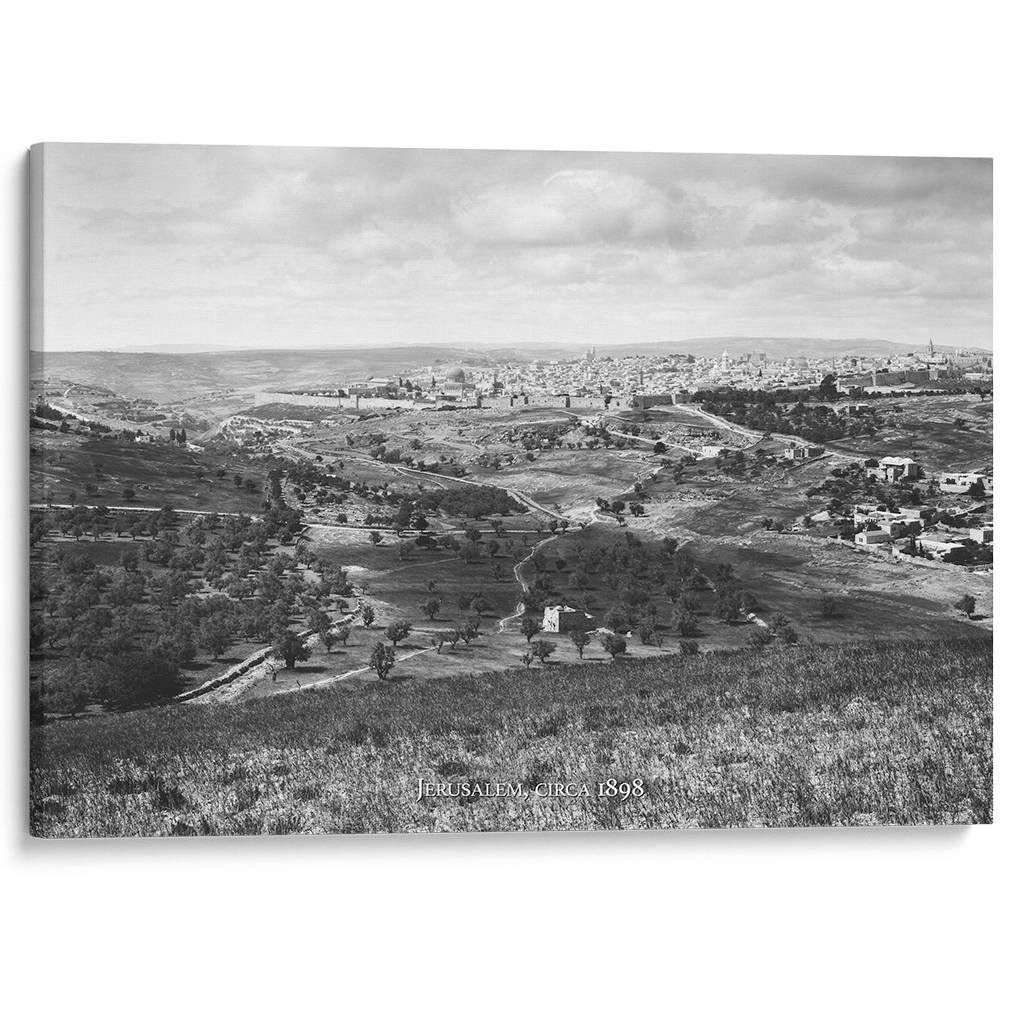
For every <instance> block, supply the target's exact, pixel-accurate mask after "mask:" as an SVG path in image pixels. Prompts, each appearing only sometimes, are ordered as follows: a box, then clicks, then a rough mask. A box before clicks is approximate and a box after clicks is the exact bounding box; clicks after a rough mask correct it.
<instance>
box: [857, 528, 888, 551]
mask: <svg viewBox="0 0 1024 1024" xmlns="http://www.w3.org/2000/svg"><path fill="white" fill-rule="evenodd" d="M853 542H854V544H859V545H861V546H862V547H869V546H871V545H873V544H890V543H892V537H891V536H890V535H889V534H888V533H886V532H885V531H884V530H862V531H861V532H860V533H858V534H855V535H854V538H853Z"/></svg>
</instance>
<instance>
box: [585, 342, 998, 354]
mask: <svg viewBox="0 0 1024 1024" xmlns="http://www.w3.org/2000/svg"><path fill="white" fill-rule="evenodd" d="M916 347H920V346H916ZM916 347H915V346H913V345H897V344H896V343H895V342H892V341H884V340H882V339H881V338H745V337H723V338H687V339H686V340H685V341H656V342H652V343H651V344H649V345H598V346H597V353H598V355H610V356H625V355H633V354H635V353H649V354H651V355H654V354H668V353H675V352H679V353H688V354H690V355H694V356H719V355H721V354H722V352H723V351H728V353H729V355H731V356H738V355H742V354H743V353H744V352H764V353H765V354H766V355H767V356H768V358H769V359H788V358H791V357H792V358H796V357H800V356H803V357H805V358H813V359H839V358H841V357H842V356H896V355H905V354H906V353H908V352H912V351H915V348H916ZM935 351H936V352H950V353H952V352H955V351H957V349H956V347H955V346H950V345H936V346H935ZM979 351H982V350H980V349H979Z"/></svg>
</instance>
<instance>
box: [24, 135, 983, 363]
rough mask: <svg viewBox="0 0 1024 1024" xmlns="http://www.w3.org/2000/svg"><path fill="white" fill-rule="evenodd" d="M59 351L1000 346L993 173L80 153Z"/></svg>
mask: <svg viewBox="0 0 1024 1024" xmlns="http://www.w3.org/2000/svg"><path fill="white" fill-rule="evenodd" d="M45 190H46V192H45V210H46V212H45V235H44V239H45V240H44V260H45V266H44V281H45V285H44V287H45V321H44V324H45V327H44V331H45V342H44V343H45V346H46V348H48V349H50V350H70V349H97V348H121V347H124V346H126V345H131V346H133V347H144V346H145V345H151V344H160V345H164V344H168V343H171V344H173V343H177V344H183V345H210V346H241V347H253V348H258V347H282V346H289V347H319V346H324V345H353V346H365V345H387V344H414V343H417V342H430V343H452V344H469V345H488V344H501V345H515V344H538V343H541V344H543V343H563V344H571V345H576V344H579V345H587V344H591V343H596V344H601V343H603V342H617V343H622V342H631V343H637V344H641V345H642V344H643V343H644V342H653V341H667V340H681V339H685V338H695V337H714V336H733V335H749V336H772V337H783V336H802V337H818V336H821V337H831V338H855V337H872V338H884V339H888V340H890V341H895V342H898V343H900V344H904V343H905V344H907V345H908V346H910V345H919V344H924V343H926V342H927V340H928V339H929V338H934V340H935V342H936V344H948V345H980V346H983V347H986V348H991V341H992V164H991V162H990V161H988V160H969V159H916V158H914V159H910V158H867V157H806V156H800V157H773V156H679V155H664V154H634V153H545V152H485V151H443V150H359V149H286V148H258V147H210V146H104V145H63V144H60V145H54V144H48V145H47V147H46V151H45Z"/></svg>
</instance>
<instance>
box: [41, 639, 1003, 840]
mask: <svg viewBox="0 0 1024 1024" xmlns="http://www.w3.org/2000/svg"><path fill="white" fill-rule="evenodd" d="M991 730H992V648H991V643H990V642H988V641H976V640H960V641H949V642H944V643H931V644H915V643H900V642H889V643H875V644H871V645H859V646H851V645H834V646H829V647H826V646H811V645H805V646H798V647H791V648H769V649H768V650H766V651H758V652H755V651H738V652H729V653H725V652H719V653H714V654H705V655H697V656H689V657H687V656H684V655H679V656H676V657H670V658H665V659H659V660H657V661H634V660H632V659H629V658H624V659H621V660H619V661H617V662H614V663H610V664H609V663H608V662H606V661H605V662H603V663H592V662H588V661H584V662H583V663H581V664H579V665H576V666H571V667H564V666H563V667H552V668H533V669H529V670H525V669H524V670H515V671H511V672H503V673H490V674H484V675H475V676H453V677H449V678H447V679H442V680H437V679H434V680H431V681H429V682H426V683H419V684H417V683H401V682H399V681H398V680H394V681H391V682H382V683H375V684H373V685H370V686H367V687H365V688H363V689H360V690H358V691H356V692H342V691H338V690H334V691H308V692H303V693H296V694H294V695H285V696H281V697H276V698H268V699H264V700H261V701H254V702H251V703H248V704H241V705H235V706H230V705H228V706H220V707H213V706H210V707H204V708H199V707H189V706H184V707H180V706H176V707H165V708H159V709H156V710H152V711H141V712H135V713H131V714H125V715H121V716H107V717H104V718H99V719H94V720H79V721H70V720H67V721H57V722H52V723H49V724H47V725H44V726H41V727H37V728H36V730H35V731H34V734H33V737H32V743H31V752H32V753H31V757H32V761H31V774H32V786H31V799H32V807H31V825H32V832H33V834H34V835H37V836H98V835H200V834H201V835H211V834H252V833H333V832H405V831H493V830H507V831H521V830H546V829H556V830H561V829H602V828H629V829H632V828H689V827H716V828H717V827H737V826H805V825H865V824H915V825H921V824H940V823H944V824H951V823H970V822H990V821H991V820H992V732H991ZM609 779H614V780H617V782H616V787H615V789H616V792H614V793H609V792H608V791H607V790H608V786H607V780H609ZM624 781H625V782H628V784H629V789H630V790H631V792H630V793H629V795H628V796H625V797H624V796H623V793H622V790H621V787H620V785H619V784H620V783H622V782H624ZM421 783H427V784H429V785H433V786H438V785H442V786H447V787H450V788H449V789H447V790H445V791H444V792H445V793H450V794H451V795H425V796H423V798H422V799H418V797H420V796H421V794H422V790H421ZM602 783H603V784H604V788H605V790H606V792H605V793H604V794H602V793H601V787H602ZM637 783H638V784H639V787H640V790H639V792H636V791H634V790H635V786H636V784H637ZM559 784H561V786H562V787H563V790H562V793H563V795H561V796H558V795H556V794H557V793H558V790H557V788H556V787H557V786H558V785H559ZM502 786H503V787H505V789H504V791H503V792H502V791H501V789H500V787H502ZM538 787H539V789H538ZM510 788H511V791H510ZM584 788H585V789H586V792H583V790H584ZM496 791H497V792H496ZM434 792H435V794H436V793H437V792H438V791H437V790H435V791H434ZM428 793H429V791H428Z"/></svg>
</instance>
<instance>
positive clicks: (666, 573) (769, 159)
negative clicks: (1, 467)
mask: <svg viewBox="0 0 1024 1024" xmlns="http://www.w3.org/2000/svg"><path fill="white" fill-rule="evenodd" d="M29 185H30V196H31V209H30V244H31V256H30V261H29V275H30V314H29V317H30V318H29V328H30V339H31V351H30V361H29V374H30V381H29V384H30V394H29V406H30V408H29V424H30V426H29V431H28V433H29V446H30V447H29V503H30V510H29V528H30V563H29V576H30V579H29V583H30V659H29V670H30V680H29V685H30V693H31V706H30V713H31V726H30V729H31V735H30V744H29V747H30V794H29V795H30V805H31V807H30V829H31V834H32V835H33V836H35V837H41V838H65V839H66V838H97V837H107V838H112V837H179V838H187V837H203V836H240V835H247V836H252V835H277V836H283V835H291V836H295V835H334V834H341V833H356V834H364V835H365V834H376V833H414V832H416V833H437V832H448V833H451V832H458V833H479V832H548V831H595V830H685V829H698V830H705V829H755V828H761V829H764V828H771V829H780V828H795V827H815V826H828V827H834V826H854V827H863V826H883V825H888V826H894V825H896V826H898V825H905V826H922V825H981V824H989V823H991V822H992V821H993V770H992V763H993V762H992V754H993V742H992V727H993V698H992V679H993V671H992V646H993V571H994V570H993V566H994V550H995V539H994V519H995V504H994V501H995V497H994V495H995V482H996V481H995V475H994V465H993V408H994V359H995V355H994V345H993V336H994V335H993V260H992V256H993V228H992V219H993V161H992V160H991V159H990V158H989V157H988V156H986V155H984V154H979V155H978V156H975V157H966V156H959V157H957V156H934V157H931V156H899V155H884V154H880V155H877V156H836V155H831V156H828V155H823V156H815V155H807V154H803V155H783V154H775V155H767V154H746V155H744V154H730V155H721V154H714V153H687V152H626V151H620V152H612V151H604V152H601V151H586V150H565V151H559V150H543V151H542V150H528V149H449V148H434V149H430V148H366V147H362V148H360V147H344V146H337V147H289V146H241V145H210V144H205V145H190V144H156V143H154V144H130V143H116V142H112V143H109V144H106V143H63V142H60V141H55V142H45V143H41V144H38V145H35V146H33V147H32V150H31V158H30V183H29Z"/></svg>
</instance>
